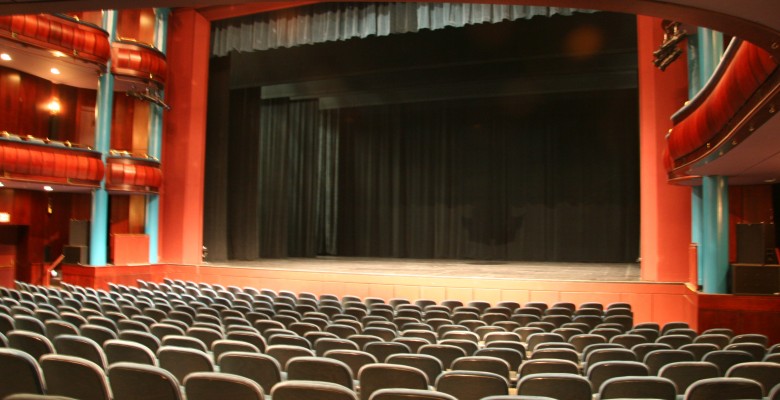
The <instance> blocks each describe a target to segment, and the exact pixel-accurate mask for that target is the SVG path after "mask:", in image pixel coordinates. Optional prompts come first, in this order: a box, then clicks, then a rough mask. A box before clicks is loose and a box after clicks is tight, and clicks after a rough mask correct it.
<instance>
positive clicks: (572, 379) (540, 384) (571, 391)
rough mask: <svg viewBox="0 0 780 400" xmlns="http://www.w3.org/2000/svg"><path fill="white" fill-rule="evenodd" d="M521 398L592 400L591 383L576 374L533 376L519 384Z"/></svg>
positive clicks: (518, 392)
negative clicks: (545, 397) (544, 397)
mask: <svg viewBox="0 0 780 400" xmlns="http://www.w3.org/2000/svg"><path fill="white" fill-rule="evenodd" d="M517 394H518V395H521V396H529V395H530V396H547V397H552V398H554V399H558V400H591V397H592V390H591V386H590V382H588V380H587V379H585V378H584V377H582V376H580V375H575V374H555V373H552V374H549V373H548V374H533V375H528V376H524V377H522V378H521V379H520V381H519V382H518V383H517Z"/></svg>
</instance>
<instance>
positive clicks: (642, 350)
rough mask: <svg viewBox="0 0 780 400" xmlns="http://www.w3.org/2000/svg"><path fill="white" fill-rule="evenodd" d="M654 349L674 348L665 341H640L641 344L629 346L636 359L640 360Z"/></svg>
mask: <svg viewBox="0 0 780 400" xmlns="http://www.w3.org/2000/svg"><path fill="white" fill-rule="evenodd" d="M655 350H674V349H672V346H670V345H668V344H666V343H642V344H638V345H635V346H634V347H632V348H631V351H633V352H634V353H635V354H636V359H637V360H641V361H644V360H645V357H646V356H647V354H649V353H650V352H652V351H655Z"/></svg>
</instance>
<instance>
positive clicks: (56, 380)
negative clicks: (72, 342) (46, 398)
mask: <svg viewBox="0 0 780 400" xmlns="http://www.w3.org/2000/svg"><path fill="white" fill-rule="evenodd" d="M93 343H94V342H93ZM40 366H41V370H42V371H43V376H44V379H45V380H46V393H47V394H52V395H58V396H65V397H72V398H74V399H80V400H109V399H111V390H110V389H109V385H108V378H107V377H106V374H105V372H104V367H103V366H101V365H98V364H96V363H94V362H92V361H89V360H87V359H84V358H81V357H73V356H68V355H61V354H47V355H45V356H42V357H41V360H40Z"/></svg>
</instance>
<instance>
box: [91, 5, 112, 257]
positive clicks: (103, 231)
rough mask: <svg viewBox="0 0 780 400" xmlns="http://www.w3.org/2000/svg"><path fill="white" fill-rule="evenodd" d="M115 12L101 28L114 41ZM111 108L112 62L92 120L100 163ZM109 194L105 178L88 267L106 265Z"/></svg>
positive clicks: (107, 144)
mask: <svg viewBox="0 0 780 400" xmlns="http://www.w3.org/2000/svg"><path fill="white" fill-rule="evenodd" d="M116 20H117V15H116V11H113V10H106V11H105V12H104V13H103V28H104V29H105V30H106V31H107V32H108V34H109V41H110V42H113V40H114V36H115V34H116ZM113 106H114V75H113V74H111V61H110V60H109V61H108V65H107V66H106V72H105V73H104V74H102V75H100V78H99V79H98V90H97V120H96V121H95V149H96V150H97V151H99V152H100V153H101V159H102V160H103V163H104V164H105V162H106V154H108V152H109V151H110V150H111V118H112V115H111V114H112V113H113ZM108 207H109V206H108V192H106V181H105V178H103V180H102V181H101V182H100V187H99V188H97V189H95V191H94V192H93V193H92V221H91V225H90V235H89V264H90V265H106V264H107V263H108Z"/></svg>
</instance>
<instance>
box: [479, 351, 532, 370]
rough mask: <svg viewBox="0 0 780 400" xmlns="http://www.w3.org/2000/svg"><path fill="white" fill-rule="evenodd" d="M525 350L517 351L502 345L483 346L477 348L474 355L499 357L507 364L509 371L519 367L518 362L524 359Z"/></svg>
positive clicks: (520, 362)
mask: <svg viewBox="0 0 780 400" xmlns="http://www.w3.org/2000/svg"><path fill="white" fill-rule="evenodd" d="M524 354H525V352H521V351H518V350H516V349H512V348H503V347H493V348H491V347H485V348H481V349H479V350H477V351H476V352H475V353H474V355H475V356H487V357H495V358H500V359H502V360H504V361H506V362H507V363H508V364H509V369H510V371H517V370H518V368H520V364H522V363H523V360H524V359H525V355H524Z"/></svg>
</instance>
